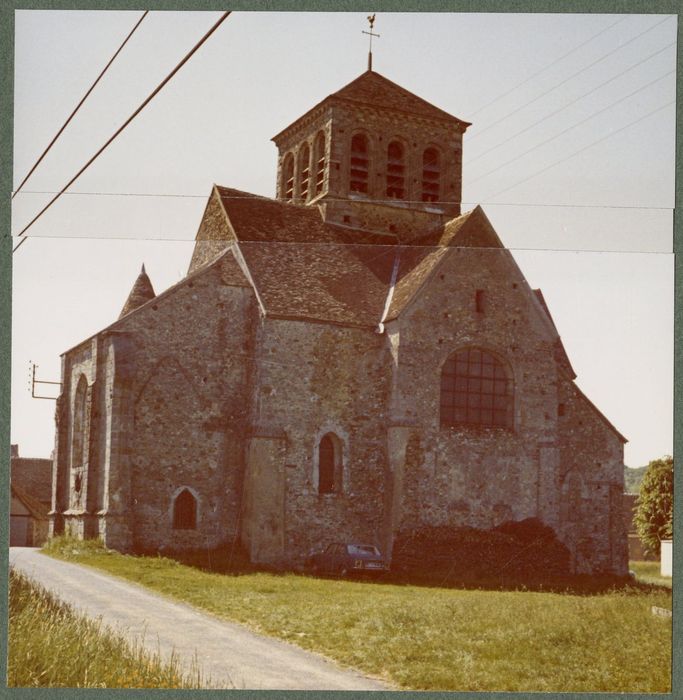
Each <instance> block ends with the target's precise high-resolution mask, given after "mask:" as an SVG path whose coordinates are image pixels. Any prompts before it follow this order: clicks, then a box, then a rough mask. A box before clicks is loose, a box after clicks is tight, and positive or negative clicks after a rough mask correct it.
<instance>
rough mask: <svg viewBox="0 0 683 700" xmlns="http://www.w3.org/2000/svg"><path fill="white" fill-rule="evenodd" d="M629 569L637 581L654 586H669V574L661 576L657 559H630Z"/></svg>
mask: <svg viewBox="0 0 683 700" xmlns="http://www.w3.org/2000/svg"><path fill="white" fill-rule="evenodd" d="M628 566H629V569H631V571H633V573H634V574H635V575H636V578H637V579H638V581H642V582H643V583H649V584H652V585H654V586H667V587H668V588H671V576H662V575H661V573H660V571H661V568H660V566H661V565H660V563H659V562H658V561H630V562H629V563H628Z"/></svg>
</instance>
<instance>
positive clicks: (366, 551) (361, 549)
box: [348, 544, 381, 557]
mask: <svg viewBox="0 0 683 700" xmlns="http://www.w3.org/2000/svg"><path fill="white" fill-rule="evenodd" d="M348 552H349V554H351V555H352V556H363V555H364V556H368V555H370V556H372V557H379V556H381V555H380V553H379V549H377V547H373V545H371V544H350V545H349V547H348Z"/></svg>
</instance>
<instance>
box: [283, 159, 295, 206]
mask: <svg viewBox="0 0 683 700" xmlns="http://www.w3.org/2000/svg"><path fill="white" fill-rule="evenodd" d="M282 192H283V194H284V197H285V199H292V198H293V197H294V156H293V155H292V154H291V153H288V154H287V155H286V156H285V161H284V163H283V165H282Z"/></svg>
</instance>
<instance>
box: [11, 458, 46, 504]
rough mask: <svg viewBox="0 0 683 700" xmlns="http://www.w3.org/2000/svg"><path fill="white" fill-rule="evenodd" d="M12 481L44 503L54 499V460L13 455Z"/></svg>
mask: <svg viewBox="0 0 683 700" xmlns="http://www.w3.org/2000/svg"><path fill="white" fill-rule="evenodd" d="M10 481H11V483H12V484H14V485H15V486H18V487H19V488H20V489H22V490H23V491H25V492H26V493H28V494H30V495H31V496H32V497H33V498H35V499H37V500H38V501H42V502H43V503H50V502H51V501H52V460H51V459H41V458H31V457H12V459H11V461H10Z"/></svg>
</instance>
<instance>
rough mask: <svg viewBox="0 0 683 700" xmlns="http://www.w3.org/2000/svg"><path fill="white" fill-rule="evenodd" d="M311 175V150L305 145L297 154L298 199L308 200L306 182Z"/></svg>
mask: <svg viewBox="0 0 683 700" xmlns="http://www.w3.org/2000/svg"><path fill="white" fill-rule="evenodd" d="M310 175H311V149H310V148H309V147H308V144H307V143H305V144H304V145H303V146H302V148H301V153H300V154H299V197H301V199H303V200H304V201H306V200H307V199H308V181H309V179H310Z"/></svg>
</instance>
